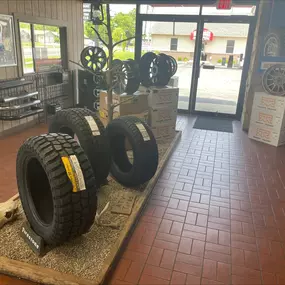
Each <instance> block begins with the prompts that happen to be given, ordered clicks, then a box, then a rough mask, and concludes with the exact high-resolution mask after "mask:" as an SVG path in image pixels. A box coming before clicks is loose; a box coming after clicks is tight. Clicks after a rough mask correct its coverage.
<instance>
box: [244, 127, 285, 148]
mask: <svg viewBox="0 0 285 285" xmlns="http://www.w3.org/2000/svg"><path fill="white" fill-rule="evenodd" d="M248 137H249V138H250V139H254V140H257V141H260V142H264V143H266V144H269V145H273V146H280V145H284V144H285V129H282V130H276V129H274V128H270V127H266V126H260V125H258V124H254V123H251V124H250V127H249V132H248Z"/></svg>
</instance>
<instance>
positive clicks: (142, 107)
mask: <svg viewBox="0 0 285 285" xmlns="http://www.w3.org/2000/svg"><path fill="white" fill-rule="evenodd" d="M178 96H179V88H173V87H163V88H157V87H150V88H146V87H140V89H139V91H137V92H136V93H135V94H134V95H124V94H123V95H116V94H114V95H113V104H115V105H117V106H116V107H115V109H114V115H113V117H114V118H117V117H120V116H127V115H132V116H136V117H139V118H141V119H145V120H146V122H147V123H148V125H149V126H150V127H151V129H152V131H153V134H154V136H155V137H156V139H157V140H164V139H172V138H174V137H175V127H176V119H177V106H178ZM99 112H100V116H101V117H102V118H105V119H106V118H108V109H107V92H106V91H102V92H101V93H100V110H99Z"/></svg>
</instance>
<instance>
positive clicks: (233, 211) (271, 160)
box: [0, 116, 285, 285]
mask: <svg viewBox="0 0 285 285" xmlns="http://www.w3.org/2000/svg"><path fill="white" fill-rule="evenodd" d="M194 121H195V118H192V117H184V116H180V117H179V120H178V124H177V125H178V128H179V129H180V130H182V131H183V136H182V140H181V142H180V143H179V145H178V146H177V148H176V149H175V151H174V153H173V155H172V157H171V158H170V160H169V161H168V163H167V165H166V167H165V169H164V171H163V173H162V175H161V176H160V178H159V181H158V182H157V184H156V186H155V188H154V191H153V193H152V196H151V198H150V200H149V202H148V205H147V207H146V209H145V211H144V213H143V215H142V217H141V218H140V220H139V222H138V225H137V227H136V229H135V231H134V233H133V234H132V237H131V238H130V241H129V243H128V246H127V247H126V249H125V251H124V253H123V254H122V257H121V259H120V260H119V263H118V264H117V267H116V269H115V271H114V273H113V274H112V276H110V280H109V282H108V283H109V284H111V285H112V284H115V285H116V284H118V285H119V284H126V285H131V284H142V285H143V284H149V285H156V284H176V285H182V284H195V285H197V284H211V285H212V284H234V285H241V284H250V285H253V284H270V285H272V284H279V285H281V284H285V185H284V183H285V147H279V148H275V147H271V146H268V145H265V144H261V143H257V142H254V141H251V140H249V139H248V138H247V135H246V134H245V133H243V132H242V131H241V126H240V124H239V123H238V122H235V123H234V133H233V134H229V133H218V132H211V131H202V130H196V129H192V126H193V123H194ZM41 130H42V129H38V130H36V129H35V130H33V131H31V132H34V133H36V132H38V131H41ZM23 136H24V135H20V136H19V137H18V139H16V138H14V137H12V138H9V142H8V141H6V142H5V143H4V142H1V141H0V151H1V158H2V157H3V155H4V154H5V156H6V162H5V164H3V163H2V166H1V169H0V173H3V172H4V169H5V168H4V166H6V168H7V167H8V168H7V169H8V170H7V169H6V171H8V172H7V176H8V182H7V183H10V184H11V182H9V180H11V179H14V178H13V177H14V176H12V174H13V171H14V168H13V167H14V157H13V158H12V156H13V155H14V156H15V153H16V150H17V147H18V146H19V143H20V142H19V140H22V139H23ZM25 136H29V135H28V134H27V133H26V132H25ZM12 142H13V143H12ZM1 143H2V145H1ZM4 145H5V147H6V149H4ZM1 146H2V147H1ZM9 149H10V150H9ZM8 150H9V151H8ZM11 154H12V156H11ZM11 160H13V161H11ZM9 165H10V168H9ZM11 168H13V171H12V170H11ZM1 177H2V176H1ZM1 183H2V182H1ZM8 185H9V184H8ZM0 189H1V191H0V194H1V193H3V184H1V185H0ZM9 189H10V190H9V191H11V189H12V188H9ZM13 189H14V191H15V188H13ZM4 190H5V189H4ZM5 191H6V190H5ZM4 193H5V192H4ZM2 195H3V194H2ZM0 280H1V279H0ZM0 283H1V282H0ZM15 284H16V283H15ZM27 284H28V283H27Z"/></svg>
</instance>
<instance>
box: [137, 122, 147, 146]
mask: <svg viewBox="0 0 285 285" xmlns="http://www.w3.org/2000/svg"><path fill="white" fill-rule="evenodd" d="M136 126H137V127H138V129H139V131H140V133H141V134H142V136H143V140H144V141H145V142H146V141H150V136H149V134H148V132H147V130H146V128H145V127H144V125H143V124H142V123H136Z"/></svg>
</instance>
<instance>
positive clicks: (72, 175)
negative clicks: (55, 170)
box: [61, 156, 78, 192]
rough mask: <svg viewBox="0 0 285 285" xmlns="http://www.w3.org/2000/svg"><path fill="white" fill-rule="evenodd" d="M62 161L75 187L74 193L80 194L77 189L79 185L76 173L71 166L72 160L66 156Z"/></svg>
mask: <svg viewBox="0 0 285 285" xmlns="http://www.w3.org/2000/svg"><path fill="white" fill-rule="evenodd" d="M61 160H62V163H63V165H64V167H65V170H66V174H67V176H68V178H69V180H70V182H71V184H72V186H73V189H72V192H78V188H77V183H76V177H75V175H76V174H75V173H74V171H73V169H72V166H71V163H70V160H69V158H68V157H67V156H64V157H61Z"/></svg>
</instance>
